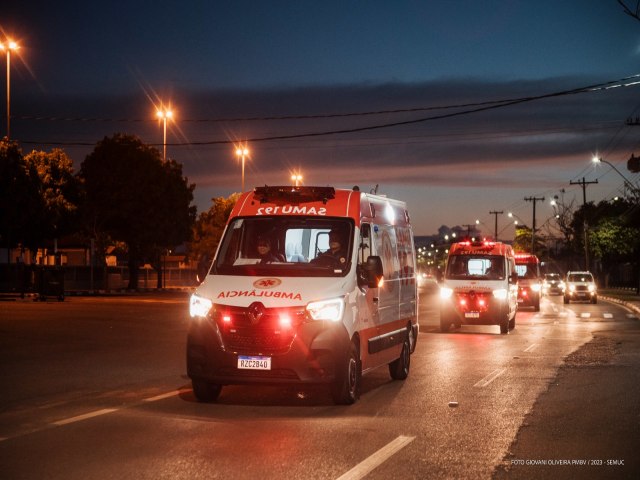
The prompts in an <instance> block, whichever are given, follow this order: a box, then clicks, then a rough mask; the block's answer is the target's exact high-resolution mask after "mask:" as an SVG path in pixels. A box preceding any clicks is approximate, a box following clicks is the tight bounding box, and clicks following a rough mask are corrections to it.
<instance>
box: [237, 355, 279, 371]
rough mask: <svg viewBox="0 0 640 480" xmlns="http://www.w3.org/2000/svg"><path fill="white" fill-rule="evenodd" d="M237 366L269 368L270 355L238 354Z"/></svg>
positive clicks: (259, 368) (258, 368)
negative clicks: (252, 355)
mask: <svg viewBox="0 0 640 480" xmlns="http://www.w3.org/2000/svg"><path fill="white" fill-rule="evenodd" d="M238 368H242V369H245V370H271V357H249V356H245V355H238Z"/></svg>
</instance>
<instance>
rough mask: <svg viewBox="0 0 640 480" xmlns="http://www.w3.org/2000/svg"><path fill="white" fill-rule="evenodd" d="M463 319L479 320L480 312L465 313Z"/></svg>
mask: <svg viewBox="0 0 640 480" xmlns="http://www.w3.org/2000/svg"><path fill="white" fill-rule="evenodd" d="M464 317H465V318H480V312H467V313H465V314H464Z"/></svg>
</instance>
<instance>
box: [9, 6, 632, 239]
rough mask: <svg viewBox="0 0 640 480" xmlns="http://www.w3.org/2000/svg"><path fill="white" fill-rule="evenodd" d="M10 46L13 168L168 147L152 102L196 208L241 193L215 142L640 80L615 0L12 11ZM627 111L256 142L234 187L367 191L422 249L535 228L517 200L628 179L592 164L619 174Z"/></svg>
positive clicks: (600, 106)
mask: <svg viewBox="0 0 640 480" xmlns="http://www.w3.org/2000/svg"><path fill="white" fill-rule="evenodd" d="M631 3H633V2H631ZM633 5H635V4H633ZM3 34H4V35H6V36H11V37H12V38H15V39H17V40H18V41H19V42H20V44H21V49H20V52H19V58H12V72H11V74H12V77H11V78H12V85H11V86H12V105H11V106H12V125H11V127H12V128H11V131H12V137H13V138H14V139H17V140H19V141H22V142H23V149H24V150H25V151H30V150H31V149H32V148H43V149H49V148H52V146H54V144H56V143H64V144H65V146H64V147H63V148H64V149H65V151H67V153H68V154H69V155H70V156H71V157H72V158H73V159H74V162H75V163H76V165H77V166H78V167H79V165H80V163H81V162H82V160H83V159H84V156H85V155H86V154H87V153H88V151H90V149H91V147H90V146H86V145H83V144H86V143H88V144H89V145H92V144H94V143H95V142H97V141H98V140H100V139H101V138H103V137H104V136H108V135H112V134H113V133H115V132H125V133H132V134H136V135H138V136H140V138H142V140H143V141H145V142H148V143H151V144H156V145H158V146H159V148H161V145H160V144H161V142H162V137H161V129H160V127H159V125H158V123H157V121H156V120H155V118H154V111H155V107H154V105H157V104H159V103H160V102H165V103H170V104H171V105H172V106H173V108H174V109H175V111H176V120H175V123H172V124H170V125H169V133H168V140H167V143H168V144H169V145H168V147H167V150H168V155H169V156H170V157H171V158H175V159H176V160H177V161H179V162H180V163H182V164H183V165H184V172H185V175H187V176H188V177H189V180H190V181H191V182H193V183H196V200H197V203H198V207H199V210H200V211H202V210H205V209H206V208H208V207H209V205H210V199H211V198H212V197H217V196H227V195H229V194H230V193H232V192H233V191H237V190H239V188H240V168H239V166H238V164H237V161H236V160H235V158H234V155H233V153H232V152H233V147H232V145H229V144H224V143H212V142H225V141H237V140H244V139H248V138H249V139H251V138H265V137H282V136H290V135H294V134H301V133H318V132H327V131H335V130H343V129H352V128H362V127H367V126H371V125H381V124H388V123H396V122H404V121H410V120H416V119H419V118H425V117H429V116H433V115H437V114H442V113H444V112H453V111H458V112H460V111H462V110H463V109H460V108H458V109H451V108H447V109H446V110H428V109H430V108H434V107H439V108H441V109H442V108H443V107H450V106H452V105H460V104H471V103H480V102H487V101H493V100H497V99H505V98H520V97H525V96H536V95H544V94H548V93H552V92H559V91H563V90H567V89H572V88H576V87H582V86H586V85H592V84H597V83H600V82H605V81H608V80H615V79H619V78H624V77H627V76H630V75H633V74H638V73H640V63H639V61H638V60H639V56H640V50H639V49H640V22H639V21H637V20H635V19H633V18H631V17H629V16H628V15H625V14H624V13H623V11H622V8H621V6H620V5H619V4H618V3H617V1H616V0H575V1H573V0H559V1H535V2H533V1H483V2H477V1H422V2H418V1H394V2H391V1H388V2H385V1H342V2H331V1H327V2H309V1H290V2H287V1H234V2H218V1H206V2H205V1H202V2H188V1H187V2H184V1H183V2H179V1H166V0H165V1H162V0H161V1H138V2H137V1H129V2H121V1H114V2H105V3H104V4H103V5H102V6H101V7H99V8H98V7H96V4H95V3H93V2H79V1H67V2H64V1H62V2H49V3H48V4H44V5H43V4H42V3H41V2H33V3H32V2H29V1H24V2H14V4H13V5H10V6H8V7H6V9H5V7H3V16H2V17H1V18H0V36H1V35H3ZM2 85H3V87H4V80H3V82H2ZM639 100H640V87H628V88H624V89H623V88H620V89H612V90H606V91H596V92H593V93H584V94H580V95H572V96H562V97H557V98H550V99H545V100H539V101H536V102H530V103H525V104H522V105H518V106H511V107H504V108H501V109H496V110H491V111H486V112H478V113H473V114H468V115H461V116H457V117H453V118H448V119H441V120H428V121H424V122H419V123H414V124H411V125H406V126H402V127H391V128H384V129H376V130H370V131H364V132H359V133H352V134H338V135H324V136H314V137H304V138H297V139H288V140H269V141H260V142H254V143H253V144H252V145H250V149H251V152H252V153H251V158H250V159H249V161H248V162H247V174H246V184H247V185H261V184H264V183H286V182H287V181H288V178H289V175H290V171H291V170H300V171H301V172H302V174H303V175H304V177H305V183H307V184H320V185H325V184H328V183H331V184H333V185H335V186H340V187H350V186H352V185H355V184H358V185H360V186H361V188H362V189H367V190H368V189H369V188H372V187H373V186H374V185H375V184H379V185H380V187H379V191H381V192H384V193H387V194H389V195H390V196H395V197H399V198H402V199H405V200H407V201H408V202H409V205H410V207H411V209H412V211H413V218H414V223H415V225H416V233H418V234H429V233H435V231H436V230H437V229H438V227H439V226H440V225H442V224H446V225H450V226H453V225H456V224H466V223H471V222H473V221H474V220H475V219H476V218H479V219H481V220H482V221H483V222H485V223H487V224H489V225H491V226H492V225H493V217H492V216H490V215H489V214H488V212H489V211H490V210H505V211H508V210H513V211H514V212H515V213H516V214H517V215H519V216H521V217H522V218H523V219H525V220H527V219H530V217H531V204H530V203H527V202H524V197H526V196H532V195H535V196H546V197H551V196H553V195H555V194H558V192H559V191H560V190H561V189H563V188H564V189H565V196H566V198H567V200H568V199H569V198H573V197H576V198H578V199H579V200H580V201H581V198H582V192H581V190H579V189H578V187H574V186H570V185H569V182H570V180H576V179H580V178H582V177H583V176H584V177H586V178H587V180H594V179H599V184H598V185H597V186H593V187H590V188H589V190H588V200H595V201H598V200H601V199H603V198H610V197H611V196H614V195H615V194H617V193H618V192H619V190H620V187H621V185H622V179H621V178H619V177H618V176H617V174H616V173H615V172H610V171H608V170H607V169H606V166H601V167H598V169H597V170H595V169H594V167H593V166H592V165H591V164H590V158H591V155H592V154H594V153H596V152H598V153H599V154H601V155H604V156H606V157H605V158H608V159H609V161H611V162H612V163H614V164H616V165H617V166H618V167H619V169H620V170H621V171H622V172H624V173H625V174H627V173H628V172H626V169H625V167H624V165H625V163H626V159H627V158H629V156H630V155H631V153H633V152H634V151H635V152H636V154H638V153H640V148H638V147H639V146H640V145H639V141H640V127H629V126H626V125H625V123H624V122H625V119H626V118H627V117H629V116H636V115H638V114H639V113H640V112H638V107H640V102H639ZM417 108H422V109H423V110H419V111H411V112H409V111H403V112H396V113H389V111H392V110H394V111H395V110H412V109H417ZM379 111H384V112H387V113H379V114H375V115H374V114H371V115H358V116H348V117H336V116H335V115H337V114H353V113H363V112H379ZM319 116H320V117H319ZM273 117H287V119H273ZM291 117H305V118H291ZM307 117H313V118H307ZM265 118H269V119H268V120H267V119H265ZM62 119H65V120H62ZM239 119H244V120H239ZM258 119H260V120H258ZM0 125H1V128H3V129H4V127H5V121H4V119H3V121H2V123H1V124H0ZM196 143H197V145H196ZM201 143H209V144H208V145H201ZM177 144H180V145H177ZM628 177H629V178H630V179H631V180H632V181H638V176H637V175H634V174H631V173H628ZM236 184H237V185H236ZM539 211H540V210H539ZM548 213H549V214H551V213H552V212H551V210H549V212H548ZM539 215H542V214H539ZM499 222H500V224H501V226H502V225H506V224H507V218H506V216H505V217H504V218H500V219H499ZM538 223H540V219H538ZM507 231H508V230H507Z"/></svg>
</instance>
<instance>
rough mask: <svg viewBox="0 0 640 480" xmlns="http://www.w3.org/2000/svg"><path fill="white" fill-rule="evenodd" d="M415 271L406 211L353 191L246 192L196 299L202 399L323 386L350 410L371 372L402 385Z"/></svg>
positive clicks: (191, 367)
mask: <svg viewBox="0 0 640 480" xmlns="http://www.w3.org/2000/svg"><path fill="white" fill-rule="evenodd" d="M267 244H268V245H269V248H270V251H269V252H268V253H265V251H266V250H267V246H266V245H267ZM259 247H260V248H259ZM415 265H416V263H415V252H414V243H413V232H412V229H411V224H410V221H409V213H408V211H407V207H406V205H405V203H403V202H401V201H398V200H391V199H389V198H386V197H384V196H379V195H371V194H366V193H362V192H360V191H359V190H358V189H357V187H354V189H353V190H338V189H334V188H332V187H306V186H300V187H291V186H285V187H282V186H265V187H258V188H255V189H254V191H253V192H248V193H244V194H243V195H242V196H241V197H240V198H239V200H238V202H237V203H236V205H235V207H234V209H233V211H232V213H231V215H230V217H229V220H228V222H227V226H226V229H225V232H224V235H223V237H222V239H221V242H220V245H219V247H218V251H217V253H216V256H215V259H214V261H213V264H212V266H211V268H210V270H209V272H208V274H206V275H205V279H204V281H203V282H202V284H201V285H200V286H199V287H198V288H197V290H196V292H195V293H194V294H193V295H192V297H191V300H190V315H191V322H190V326H189V333H188V339H187V372H188V375H189V377H190V378H191V381H192V385H193V391H194V393H195V396H196V397H197V399H198V400H200V401H215V400H216V399H217V397H218V395H219V394H220V391H221V389H222V386H223V385H230V384H327V385H329V386H330V390H331V393H332V396H333V399H334V401H335V402H336V403H340V404H351V403H354V402H355V401H356V400H357V398H358V395H359V388H360V378H361V375H362V374H363V373H366V372H368V371H370V370H372V369H374V368H376V367H379V366H385V365H388V368H389V373H390V375H391V377H392V378H393V379H399V380H404V379H405V378H407V376H408V374H409V365H410V354H411V353H413V351H414V350H415V347H416V339H417V336H418V310H417V309H418V304H417V300H418V298H417V286H416V275H415Z"/></svg>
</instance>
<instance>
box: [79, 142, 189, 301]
mask: <svg viewBox="0 0 640 480" xmlns="http://www.w3.org/2000/svg"><path fill="white" fill-rule="evenodd" d="M80 177H81V178H82V180H83V182H84V193H85V216H86V217H85V218H87V220H88V221H89V224H90V225H92V228H93V229H94V230H95V231H96V232H98V233H103V234H104V233H106V234H108V235H109V236H110V237H111V238H112V239H113V240H116V241H123V242H125V243H126V245H127V249H128V252H127V253H128V267H129V288H131V289H137V287H138V267H139V265H140V263H141V262H142V261H143V260H146V261H149V262H151V263H152V264H154V265H155V266H156V268H157V270H158V284H159V286H161V282H162V280H161V271H160V270H161V262H160V256H161V254H162V253H164V252H166V250H167V249H170V248H174V247H175V246H176V245H179V244H181V243H183V242H185V241H186V240H188V239H189V237H190V234H191V227H192V225H193V222H194V221H195V216H196V207H195V206H193V205H191V202H192V201H193V190H194V188H195V185H193V184H191V185H189V184H188V182H187V179H186V178H185V177H183V176H182V166H181V165H179V164H178V163H177V162H175V161H173V160H171V161H167V162H163V161H162V158H161V156H160V152H158V150H157V149H155V148H152V147H149V146H147V145H145V144H143V143H142V141H141V140H140V139H138V138H137V137H135V136H133V135H126V134H119V133H118V134H115V135H114V136H113V137H110V138H108V137H105V138H104V139H103V140H102V141H100V142H98V144H97V145H96V147H95V149H94V150H93V152H91V153H90V154H89V155H87V157H86V159H85V160H84V162H82V165H81V170H80Z"/></svg>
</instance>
